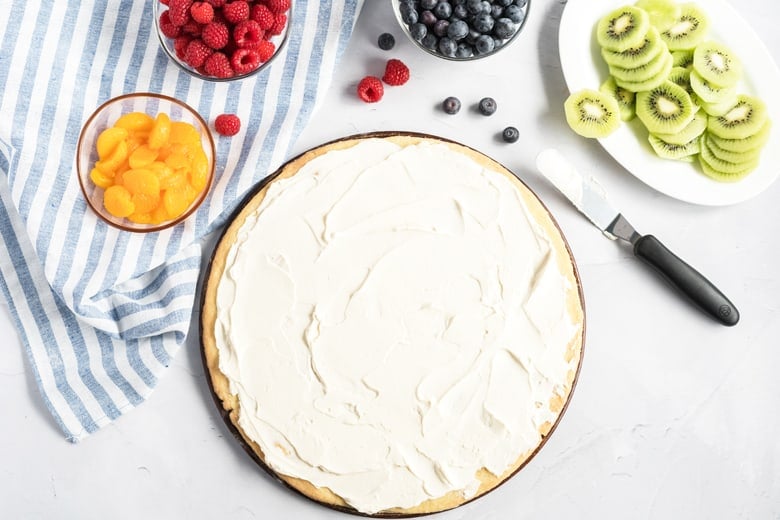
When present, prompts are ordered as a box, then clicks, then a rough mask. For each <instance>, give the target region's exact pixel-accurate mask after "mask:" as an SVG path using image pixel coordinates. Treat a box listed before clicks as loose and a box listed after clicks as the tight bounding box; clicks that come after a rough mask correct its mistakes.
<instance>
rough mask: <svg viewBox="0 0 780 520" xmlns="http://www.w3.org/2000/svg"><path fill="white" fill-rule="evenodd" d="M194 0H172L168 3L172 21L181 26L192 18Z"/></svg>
mask: <svg viewBox="0 0 780 520" xmlns="http://www.w3.org/2000/svg"><path fill="white" fill-rule="evenodd" d="M192 1H193V0H170V2H169V3H168V16H169V17H170V20H171V23H172V24H173V25H177V26H179V27H181V26H182V25H184V24H185V23H187V21H188V20H189V19H190V7H191V6H192Z"/></svg>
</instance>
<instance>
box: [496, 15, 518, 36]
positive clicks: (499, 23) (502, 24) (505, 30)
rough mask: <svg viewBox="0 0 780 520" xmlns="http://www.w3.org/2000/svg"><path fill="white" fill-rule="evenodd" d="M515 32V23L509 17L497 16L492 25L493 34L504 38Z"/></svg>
mask: <svg viewBox="0 0 780 520" xmlns="http://www.w3.org/2000/svg"><path fill="white" fill-rule="evenodd" d="M514 33H515V24H514V22H512V20H510V19H509V18H499V19H498V20H496V25H495V26H494V27H493V34H495V35H496V36H497V37H498V38H500V39H502V40H506V39H507V38H509V37H510V36H512V35H513V34H514Z"/></svg>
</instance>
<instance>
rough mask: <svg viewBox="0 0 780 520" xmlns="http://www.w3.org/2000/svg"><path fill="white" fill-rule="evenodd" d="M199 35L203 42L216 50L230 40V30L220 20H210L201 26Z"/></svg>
mask: <svg viewBox="0 0 780 520" xmlns="http://www.w3.org/2000/svg"><path fill="white" fill-rule="evenodd" d="M200 37H201V38H203V43H205V44H206V45H208V46H209V47H211V48H212V49H214V50H217V49H221V48H223V47H224V46H225V45H227V44H228V40H230V31H229V30H228V28H227V26H226V25H225V24H224V23H222V22H211V23H210V24H208V25H207V26H206V27H204V28H203V32H202V33H201V35H200Z"/></svg>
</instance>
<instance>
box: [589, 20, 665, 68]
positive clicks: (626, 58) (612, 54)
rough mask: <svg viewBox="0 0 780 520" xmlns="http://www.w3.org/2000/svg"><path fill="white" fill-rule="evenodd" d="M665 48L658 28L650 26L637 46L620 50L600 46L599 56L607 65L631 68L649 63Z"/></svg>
mask: <svg viewBox="0 0 780 520" xmlns="http://www.w3.org/2000/svg"><path fill="white" fill-rule="evenodd" d="M665 50H666V44H665V43H664V42H663V41H662V40H661V36H660V35H659V34H658V30H657V29H656V28H655V27H650V29H649V30H648V31H647V35H645V39H644V40H643V41H642V43H641V44H640V45H638V46H637V47H630V48H628V49H626V50H624V51H622V52H616V51H611V50H609V49H604V48H602V49H601V56H602V57H603V58H604V61H606V62H607V65H610V66H614V67H623V68H625V69H632V68H635V67H640V66H642V65H645V64H646V63H649V62H650V61H652V60H653V59H654V58H656V57H657V56H658V55H659V54H661V52H662V51H665Z"/></svg>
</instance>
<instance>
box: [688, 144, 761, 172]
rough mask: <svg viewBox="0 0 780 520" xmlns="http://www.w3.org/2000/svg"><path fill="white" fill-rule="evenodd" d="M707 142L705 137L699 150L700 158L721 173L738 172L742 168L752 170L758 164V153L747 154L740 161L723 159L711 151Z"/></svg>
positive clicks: (742, 169)
mask: <svg viewBox="0 0 780 520" xmlns="http://www.w3.org/2000/svg"><path fill="white" fill-rule="evenodd" d="M708 142H709V141H708V140H707V139H704V140H703V143H702V146H701V151H700V153H701V160H702V161H704V162H706V163H707V164H708V165H709V166H711V167H712V169H713V170H717V171H719V172H722V173H739V172H742V171H744V170H754V169H755V168H756V166H758V155H752V156H751V155H747V156H745V160H743V161H740V162H731V161H724V160H723V159H720V158H718V156H717V155H715V154H714V153H713V152H712V149H711V148H710V147H709V146H707V144H708Z"/></svg>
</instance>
